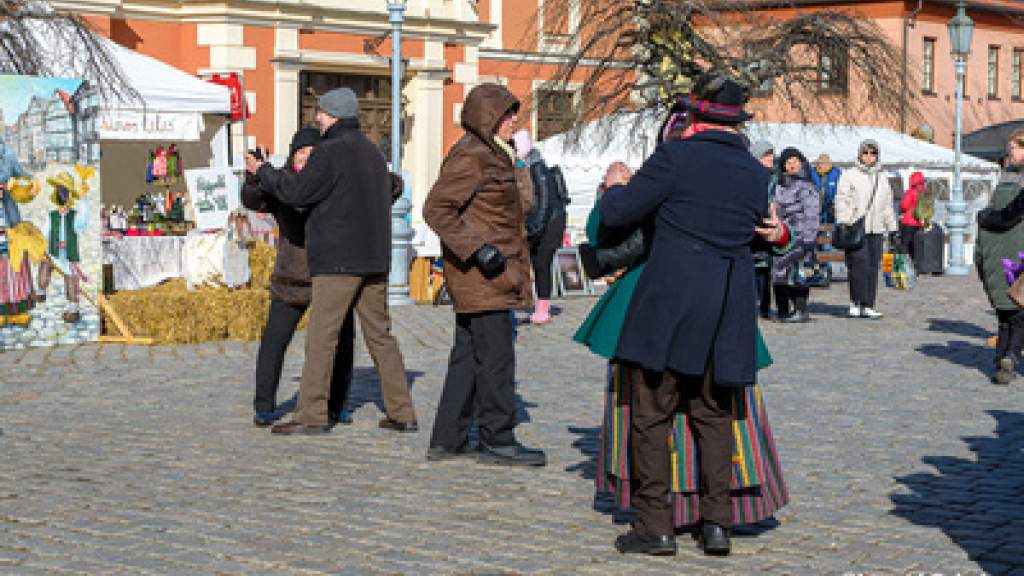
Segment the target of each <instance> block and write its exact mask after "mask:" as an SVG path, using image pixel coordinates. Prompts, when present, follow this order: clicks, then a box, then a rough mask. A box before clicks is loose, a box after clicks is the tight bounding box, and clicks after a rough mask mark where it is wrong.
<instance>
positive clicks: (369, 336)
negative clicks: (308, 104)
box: [246, 88, 418, 434]
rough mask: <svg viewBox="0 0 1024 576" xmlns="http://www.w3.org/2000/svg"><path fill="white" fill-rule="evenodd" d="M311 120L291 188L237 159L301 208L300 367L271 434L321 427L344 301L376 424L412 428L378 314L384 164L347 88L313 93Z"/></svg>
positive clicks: (386, 197)
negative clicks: (303, 318) (295, 392)
mask: <svg viewBox="0 0 1024 576" xmlns="http://www.w3.org/2000/svg"><path fill="white" fill-rule="evenodd" d="M316 117H317V122H318V123H319V124H320V130H321V133H322V135H323V139H322V140H321V141H320V144H319V145H317V147H316V148H315V149H314V150H313V153H312V154H311V155H310V157H309V161H308V162H307V164H306V166H305V168H303V169H302V171H301V172H300V173H299V174H298V177H297V178H295V184H294V185H292V186H275V183H277V182H280V179H279V178H275V177H274V176H275V174H274V170H273V168H272V167H271V166H269V165H266V164H264V163H263V162H261V161H259V160H257V159H256V158H254V157H253V156H252V155H251V154H250V155H248V156H247V157H246V169H247V170H249V171H250V172H253V173H255V174H257V175H258V176H259V177H260V179H261V181H262V182H263V183H264V185H265V186H266V187H267V188H269V191H270V192H271V193H272V194H273V195H274V196H275V197H276V198H277V199H278V200H280V201H281V202H283V203H284V204H286V205H288V206H292V207H294V208H297V209H300V210H305V211H307V212H308V216H307V218H306V252H307V254H308V259H309V272H310V274H311V275H312V277H313V298H312V303H311V306H312V312H311V315H310V321H309V329H308V331H307V333H306V363H305V365H304V366H303V368H302V384H301V386H300V388H299V404H298V408H297V409H296V412H295V419H294V420H293V421H292V422H288V423H286V424H278V425H276V426H274V427H273V428H271V432H273V433H275V434H317V433H324V432H327V431H329V430H330V426H329V417H328V397H329V395H330V383H331V373H332V367H333V366H334V359H335V353H336V351H337V343H338V334H339V332H340V331H341V328H342V324H343V323H344V321H345V317H346V315H347V314H348V313H349V310H350V309H352V308H353V307H354V308H355V311H356V314H357V315H358V316H359V324H360V326H361V327H362V330H363V336H364V338H365V340H366V347H367V349H368V350H369V352H370V356H371V357H372V358H373V363H374V365H375V366H376V368H377V373H378V374H379V375H380V383H381V392H382V396H383V399H384V408H385V410H386V411H387V416H386V417H385V418H384V419H383V420H381V421H380V427H381V428H387V429H390V430H396V431H399V432H415V431H416V430H418V426H417V424H416V412H415V410H414V408H413V404H412V398H411V396H410V395H409V383H408V380H407V379H406V374H405V365H404V363H403V361H402V353H401V351H399V349H398V341H397V340H396V339H395V337H394V336H393V335H392V334H391V318H390V316H389V315H388V303H387V286H388V278H387V273H388V269H389V268H390V264H391V192H392V180H391V176H390V174H389V173H388V169H387V163H386V162H385V160H384V157H383V156H382V155H381V153H380V151H379V150H378V149H377V147H376V146H374V145H373V144H372V143H371V142H370V141H369V140H368V139H367V138H366V136H364V135H363V133H362V132H361V131H360V130H359V120H358V117H359V101H358V100H357V99H356V95H355V93H354V92H352V90H351V89H349V88H337V89H335V90H332V91H330V92H328V93H326V94H324V95H323V96H321V97H320V100H319V102H318V110H317V116H316Z"/></svg>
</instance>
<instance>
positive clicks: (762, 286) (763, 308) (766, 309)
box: [754, 266, 772, 316]
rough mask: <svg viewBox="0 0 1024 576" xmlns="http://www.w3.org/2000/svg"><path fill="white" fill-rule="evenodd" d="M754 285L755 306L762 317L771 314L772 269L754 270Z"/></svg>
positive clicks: (761, 268) (760, 267) (766, 267)
mask: <svg viewBox="0 0 1024 576" xmlns="http://www.w3.org/2000/svg"><path fill="white" fill-rule="evenodd" d="M754 284H755V285H756V286H757V306H758V308H759V310H760V312H761V315H762V316H768V315H769V314H771V313H772V268H771V266H757V267H755V268H754Z"/></svg>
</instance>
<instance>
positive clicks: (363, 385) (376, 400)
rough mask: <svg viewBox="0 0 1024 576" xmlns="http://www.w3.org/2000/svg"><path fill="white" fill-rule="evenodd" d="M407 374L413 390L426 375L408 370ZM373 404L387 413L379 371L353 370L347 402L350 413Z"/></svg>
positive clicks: (367, 369) (366, 368)
mask: <svg viewBox="0 0 1024 576" xmlns="http://www.w3.org/2000/svg"><path fill="white" fill-rule="evenodd" d="M405 374H406V378H407V379H408V380H409V388H410V389H411V388H412V387H413V385H414V384H415V383H416V379H417V378H419V377H420V376H423V374H424V373H423V372H420V371H417V370H406V372H405ZM371 403H372V404H374V405H376V406H377V409H378V410H380V411H381V412H382V413H383V412H384V411H385V410H384V400H383V399H382V397H381V394H380V378H378V375H377V369H376V368H371V367H365V368H355V369H353V370H352V388H351V389H350V390H349V391H348V402H346V405H347V406H348V409H349V411H350V412H352V413H355V411H356V410H358V409H359V408H361V407H362V406H363V405H365V404H371Z"/></svg>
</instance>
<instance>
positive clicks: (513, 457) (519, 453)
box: [476, 442, 548, 466]
mask: <svg viewBox="0 0 1024 576" xmlns="http://www.w3.org/2000/svg"><path fill="white" fill-rule="evenodd" d="M476 459H477V462H480V463H481V464H497V465H499V466H544V465H546V464H547V463H548V459H547V456H545V455H544V451H543V450H535V449H533V448H527V447H525V446H523V445H522V444H520V443H518V442H516V443H515V444H510V445H508V446H488V445H487V444H484V443H483V442H481V443H480V452H479V454H477V457H476Z"/></svg>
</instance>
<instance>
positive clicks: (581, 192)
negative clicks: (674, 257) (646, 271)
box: [537, 111, 999, 224]
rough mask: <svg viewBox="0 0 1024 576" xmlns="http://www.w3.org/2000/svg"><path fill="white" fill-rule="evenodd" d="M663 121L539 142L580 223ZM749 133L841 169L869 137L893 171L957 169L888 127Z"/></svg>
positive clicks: (650, 116) (983, 166)
mask: <svg viewBox="0 0 1024 576" xmlns="http://www.w3.org/2000/svg"><path fill="white" fill-rule="evenodd" d="M661 122H662V117H661V114H658V113H652V112H649V111H644V112H636V113H629V114H621V115H619V116H618V117H616V118H614V119H606V120H604V121H600V120H599V121H595V122H592V123H590V124H588V125H586V126H584V127H583V129H582V131H581V132H580V134H579V138H578V139H577V140H576V141H577V142H578V143H577V144H575V145H570V146H568V147H567V146H566V141H567V138H568V137H569V136H568V135H566V134H560V135H557V136H553V137H551V138H548V139H547V140H544V141H542V142H539V143H538V144H537V147H538V148H539V149H540V151H541V154H543V156H544V159H545V161H546V162H547V163H548V165H549V166H556V165H557V166H560V167H561V169H562V172H563V175H564V176H565V181H566V186H568V188H569V192H570V195H571V197H572V204H570V206H569V210H570V212H569V215H570V219H571V220H572V221H573V222H574V223H577V224H579V223H580V222H581V221H583V220H585V219H586V217H587V214H588V213H589V211H590V208H591V207H592V206H593V204H594V198H595V192H596V189H597V186H598V184H600V182H601V180H602V178H603V176H604V172H605V169H606V168H607V167H608V165H609V164H611V163H612V162H614V161H618V160H621V161H623V162H625V163H626V164H628V165H629V166H630V167H632V168H634V169H636V168H639V167H640V166H641V165H642V164H643V161H644V159H645V158H646V157H647V156H649V155H650V154H651V153H652V152H653V151H654V147H655V146H656V144H657V135H656V133H657V131H658V129H659V128H660V125H661ZM744 131H745V132H746V134H747V137H749V138H750V140H751V141H756V140H766V141H768V142H771V143H772V144H773V145H774V146H775V151H776V153H778V152H781V151H782V150H783V149H784V148H786V147H789V146H793V147H795V148H797V149H799V150H800V151H801V152H803V153H804V155H805V156H807V157H808V158H809V159H811V160H813V159H814V158H816V157H817V156H818V154H821V153H822V152H824V153H826V154H828V155H829V156H830V157H831V159H832V162H833V163H834V164H836V165H839V166H849V165H852V164H853V163H854V161H855V159H856V158H855V157H856V154H857V148H858V146H859V144H860V142H861V141H863V140H866V139H869V138H870V139H873V140H876V141H877V142H878V144H879V148H881V157H882V163H883V164H884V165H885V166H886V167H887V168H895V169H915V170H934V171H951V170H952V166H953V159H954V152H953V151H952V150H950V149H948V148H944V147H942V146H938V145H935V144H930V143H928V142H924V141H922V140H918V139H916V138H913V137H911V136H907V135H905V134H901V133H899V132H896V131H895V130H891V129H888V128H878V127H870V126H832V125H814V124H811V125H804V124H781V123H759V122H752V123H748V124H746V125H745V129H744ZM570 142H571V140H570ZM961 166H962V167H963V168H964V169H965V170H966V171H969V172H981V173H991V174H995V173H997V172H998V171H999V166H998V165H996V164H994V163H992V162H988V161H986V160H983V159H980V158H976V157H974V156H970V155H967V154H964V155H962V156H961Z"/></svg>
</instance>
